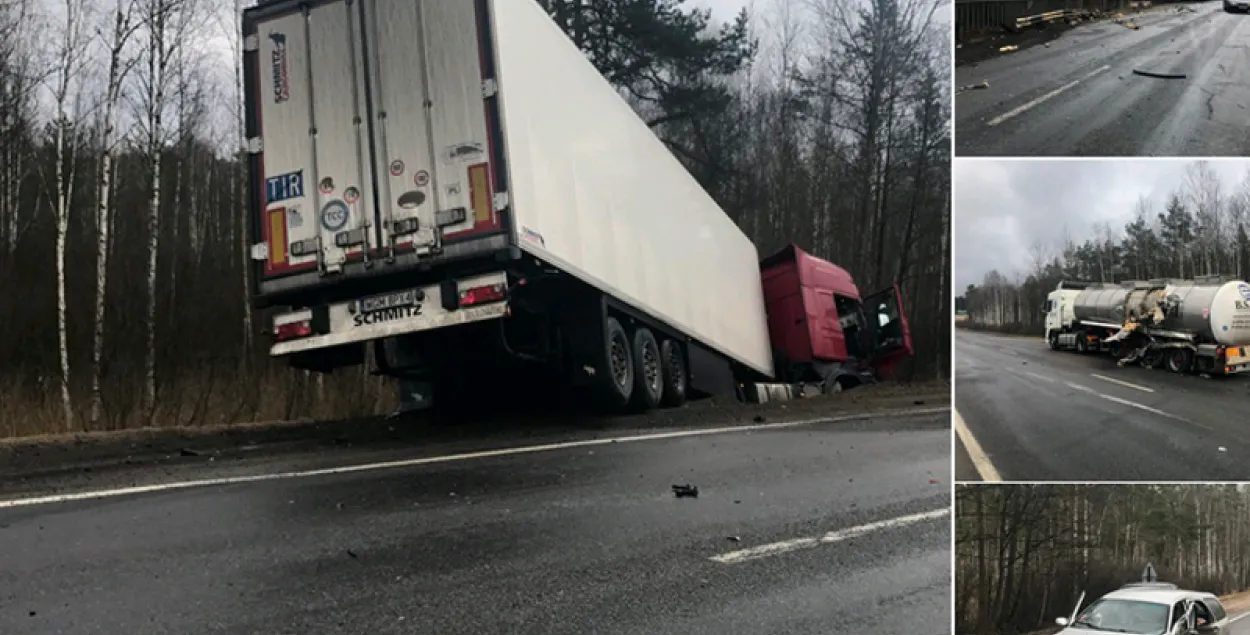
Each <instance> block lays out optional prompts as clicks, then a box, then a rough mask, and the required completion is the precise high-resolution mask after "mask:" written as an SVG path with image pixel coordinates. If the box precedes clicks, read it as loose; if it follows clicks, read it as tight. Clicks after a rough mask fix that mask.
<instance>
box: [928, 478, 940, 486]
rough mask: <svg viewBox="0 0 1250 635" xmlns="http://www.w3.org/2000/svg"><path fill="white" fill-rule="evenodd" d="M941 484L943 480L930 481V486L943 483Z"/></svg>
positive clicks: (933, 479)
mask: <svg viewBox="0 0 1250 635" xmlns="http://www.w3.org/2000/svg"><path fill="white" fill-rule="evenodd" d="M941 482H942V481H941V480H939V479H936V478H931V479H929V484H930V485H937V484H938V483H941Z"/></svg>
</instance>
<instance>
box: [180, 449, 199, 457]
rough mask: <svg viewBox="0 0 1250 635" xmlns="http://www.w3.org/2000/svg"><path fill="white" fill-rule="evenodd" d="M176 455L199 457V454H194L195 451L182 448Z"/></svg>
mask: <svg viewBox="0 0 1250 635" xmlns="http://www.w3.org/2000/svg"><path fill="white" fill-rule="evenodd" d="M178 454H179V455H181V456H199V455H200V453H199V452H196V451H195V450H192V449H190V448H182V449H181V450H178Z"/></svg>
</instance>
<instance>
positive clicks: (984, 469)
mask: <svg viewBox="0 0 1250 635" xmlns="http://www.w3.org/2000/svg"><path fill="white" fill-rule="evenodd" d="M951 418H952V419H954V420H955V433H956V434H958V435H959V441H960V442H961V443H963V444H964V450H966V451H967V452H968V458H970V459H972V466H973V467H975V468H976V469H977V474H980V475H981V480H983V481H985V482H987V483H998V482H1001V481H1002V480H1003V477H1002V476H1000V475H999V473H998V470H997V469H995V468H994V464H993V463H991V462H990V457H989V456H987V455H986V454H985V450H982V449H981V444H980V443H977V439H976V437H974V436H972V431H971V430H969V429H968V424H966V423H964V418H963V417H961V416H959V411H958V410H953V409H952V410H951Z"/></svg>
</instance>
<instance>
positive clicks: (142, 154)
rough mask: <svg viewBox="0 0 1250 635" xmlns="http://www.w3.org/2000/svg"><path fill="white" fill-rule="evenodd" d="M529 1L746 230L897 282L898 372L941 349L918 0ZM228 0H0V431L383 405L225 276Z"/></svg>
mask: <svg viewBox="0 0 1250 635" xmlns="http://www.w3.org/2000/svg"><path fill="white" fill-rule="evenodd" d="M542 4H543V5H544V7H545V8H546V9H547V10H548V11H549V12H550V14H551V15H552V16H553V18H554V19H556V21H557V22H558V23H559V24H560V25H561V27H562V28H564V30H565V31H566V32H567V33H568V34H569V35H570V36H571V37H572V38H573V39H574V41H576V42H577V43H578V45H579V46H580V47H581V48H582V50H583V51H584V52H585V53H586V54H587V55H588V57H589V58H590V59H591V60H592V61H593V62H594V63H595V64H596V66H597V67H598V68H599V69H600V70H601V71H602V72H603V73H604V75H605V76H606V77H607V78H609V80H610V81H612V83H613V84H614V85H615V86H617V87H618V88H619V89H620V91H621V93H622V94H623V95H625V96H626V97H627V98H628V99H629V100H630V101H631V103H633V104H634V105H635V108H636V109H637V110H638V112H639V113H640V114H641V115H642V116H643V117H644V118H645V119H646V120H647V121H648V122H649V123H650V124H651V125H652V128H653V130H655V131H656V133H657V134H659V135H660V137H661V138H662V139H664V140H665V142H666V143H667V144H668V145H669V147H670V148H672V150H673V152H674V153H675V154H676V155H677V156H678V157H679V158H680V159H681V160H682V161H683V163H684V164H685V165H686V166H687V167H688V168H689V169H690V170H691V171H692V173H693V174H694V175H695V176H696V178H697V179H698V180H699V181H700V183H702V184H703V185H704V187H705V188H707V189H708V191H709V192H711V193H712V195H713V196H714V197H715V198H716V200H717V201H718V202H719V203H720V204H721V205H722V207H724V209H725V210H726V212H727V213H728V214H729V215H730V216H731V217H732V218H733V219H734V220H735V221H736V222H737V223H738V225H739V226H740V227H742V229H743V230H744V231H745V232H746V233H747V234H748V235H749V236H750V237H751V238H752V239H753V240H754V241H755V243H756V245H757V246H758V247H759V249H760V251H761V253H769V252H771V251H774V250H777V249H779V248H780V247H782V246H784V244H786V243H788V242H791V241H793V242H796V243H799V244H800V245H801V246H803V247H804V248H805V249H807V250H809V251H811V252H813V253H815V254H816V255H819V256H822V257H825V258H828V259H830V260H832V261H833V262H836V263H838V264H840V265H843V266H844V267H846V268H847V269H848V270H849V271H851V272H852V273H853V275H855V276H856V279H857V282H858V283H859V284H860V286H861V287H863V288H864V290H865V291H870V290H876V289H877V288H878V287H884V286H885V285H888V284H889V283H890V282H891V281H893V280H895V279H898V280H900V281H901V282H902V284H903V288H904V292H905V294H906V299H907V302H908V311H909V314H910V317H911V322H912V328H913V333H914V335H915V342H916V347H917V357H916V360H915V361H914V363H913V365H912V367H911V368H909V369H907V372H908V374H909V375H910V376H914V377H931V376H935V375H938V374H942V373H944V372H946V369H947V367H948V366H949V364H948V361H947V360H948V359H949V353H950V351H949V337H948V336H947V333H948V329H949V315H950V306H949V304H950V303H949V295H950V294H949V289H950V286H949V285H950V281H949V275H948V274H947V272H948V271H949V263H950V259H949V248H948V245H949V240H948V236H949V225H950V222H949V221H950V195H949V192H950V160H949V150H948V148H949V143H950V137H949V130H948V121H949V113H950V98H949V94H950V90H949V89H950V87H949V86H948V85H947V74H948V73H947V72H946V70H945V69H946V68H947V66H948V63H949V62H948V60H947V57H946V56H947V53H946V51H947V44H946V41H945V40H946V34H945V31H944V29H942V28H940V27H939V26H937V25H935V24H934V22H933V18H934V16H935V15H936V12H937V10H938V5H937V4H935V3H934V1H933V0H872V1H870V2H866V3H864V4H862V5H859V6H856V7H850V6H847V5H844V4H843V3H840V2H834V1H833V0H816V1H813V2H802V3H800V2H798V1H795V2H788V1H786V0H779V1H778V2H775V3H774V4H773V5H772V6H771V7H769V8H768V9H767V10H766V11H765V13H763V14H762V15H759V16H754V17H751V16H748V14H747V13H745V12H744V13H742V14H741V15H739V16H737V17H736V19H733V20H730V21H729V22H728V23H726V24H723V25H720V24H717V23H715V22H714V21H713V20H712V18H711V15H710V13H709V12H708V11H706V10H700V9H694V8H691V7H688V6H686V4H687V3H686V2H685V1H684V0H603V1H596V2H593V3H591V2H586V1H582V0H544V1H543V3H542ZM231 9H232V10H231ZM242 9H243V3H242V2H240V1H237V0H236V2H235V3H234V6H233V7H226V8H224V10H223V8H222V7H220V6H217V5H210V4H209V3H203V2H200V0H58V1H57V2H56V3H55V4H53V3H43V2H36V1H35V0H4V1H3V2H0V325H2V326H3V327H4V328H3V329H0V402H2V403H4V404H5V405H6V406H8V407H7V408H6V409H5V413H4V414H3V415H0V436H5V435H9V436H14V435H26V434H36V433H54V432H67V431H83V430H107V429H120V428H130V427H136V426H143V425H199V424H205V423H231V422H237V421H243V420H261V419H289V418H296V417H336V416H347V415H362V414H369V413H376V412H380V411H384V410H386V409H388V408H390V407H391V404H392V403H393V393H394V389H393V387H392V385H391V384H390V383H389V382H388V381H385V380H383V379H380V378H377V377H373V376H371V375H370V374H369V373H368V370H367V369H361V370H359V371H352V372H342V371H340V372H339V373H336V374H335V375H333V376H330V377H324V376H318V375H310V374H307V373H303V372H295V371H291V370H288V369H286V368H285V367H284V366H283V365H282V364H276V363H273V362H271V361H270V360H269V359H268V358H267V356H266V354H265V350H266V337H265V330H266V325H267V321H266V319H265V318H266V316H265V315H263V314H253V311H252V310H251V309H250V308H249V304H248V302H247V297H246V291H247V282H246V269H247V266H248V256H247V243H248V240H249V238H248V232H247V230H246V228H247V226H248V224H247V223H248V220H247V218H246V216H245V209H246V205H245V200H246V195H247V193H246V180H245V169H244V166H245V163H244V157H245V154H244V152H243V142H242V108H241V105H242V75H241V72H240V66H239V64H240V62H241V53H240V50H241V42H240V36H239V31H240V29H239V17H240V15H241V11H242ZM223 42H227V43H229V44H230V46H229V47H228V48H229V49H230V50H228V51H226V52H224V54H223V50H222V43H223Z"/></svg>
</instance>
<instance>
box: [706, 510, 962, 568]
mask: <svg viewBox="0 0 1250 635" xmlns="http://www.w3.org/2000/svg"><path fill="white" fill-rule="evenodd" d="M950 513H951V510H950V508H949V507H944V508H942V509H935V510H933V511H928V512H921V513H919V514H911V515H908V516H899V517H898V518H891V519H889V520H880V521H877V522H875V523H868V524H866V525H859V526H857V527H850V528H847V529H839V530H837V531H831V532H829V533H827V534H825V535H823V536H821V537H819V538H795V539H794V540H783V541H781V542H774V543H771V544H767V545H760V546H758V547H751V548H749V549H739V550H737V551H730V552H729V553H722V554H720V555H718V556H712V557H711V558H709V560H711V561H713V562H719V563H721V564H738V563H741V562H747V561H748V560H758V559H760V558H767V557H768V556H777V555H781V554H783V553H790V552H791V551H798V550H800V549H811V548H813V547H819V546H821V545H828V544H833V543H835V542H842V541H844V540H850V539H852V538H858V537H860V536H863V535H866V534H870V533H873V532H875V531H883V530H886V529H897V528H899V527H906V526H908V525H914V524H916V523H920V522H924V521H926V520H932V519H934V518H941V517H942V516H946V515H948V514H950Z"/></svg>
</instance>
